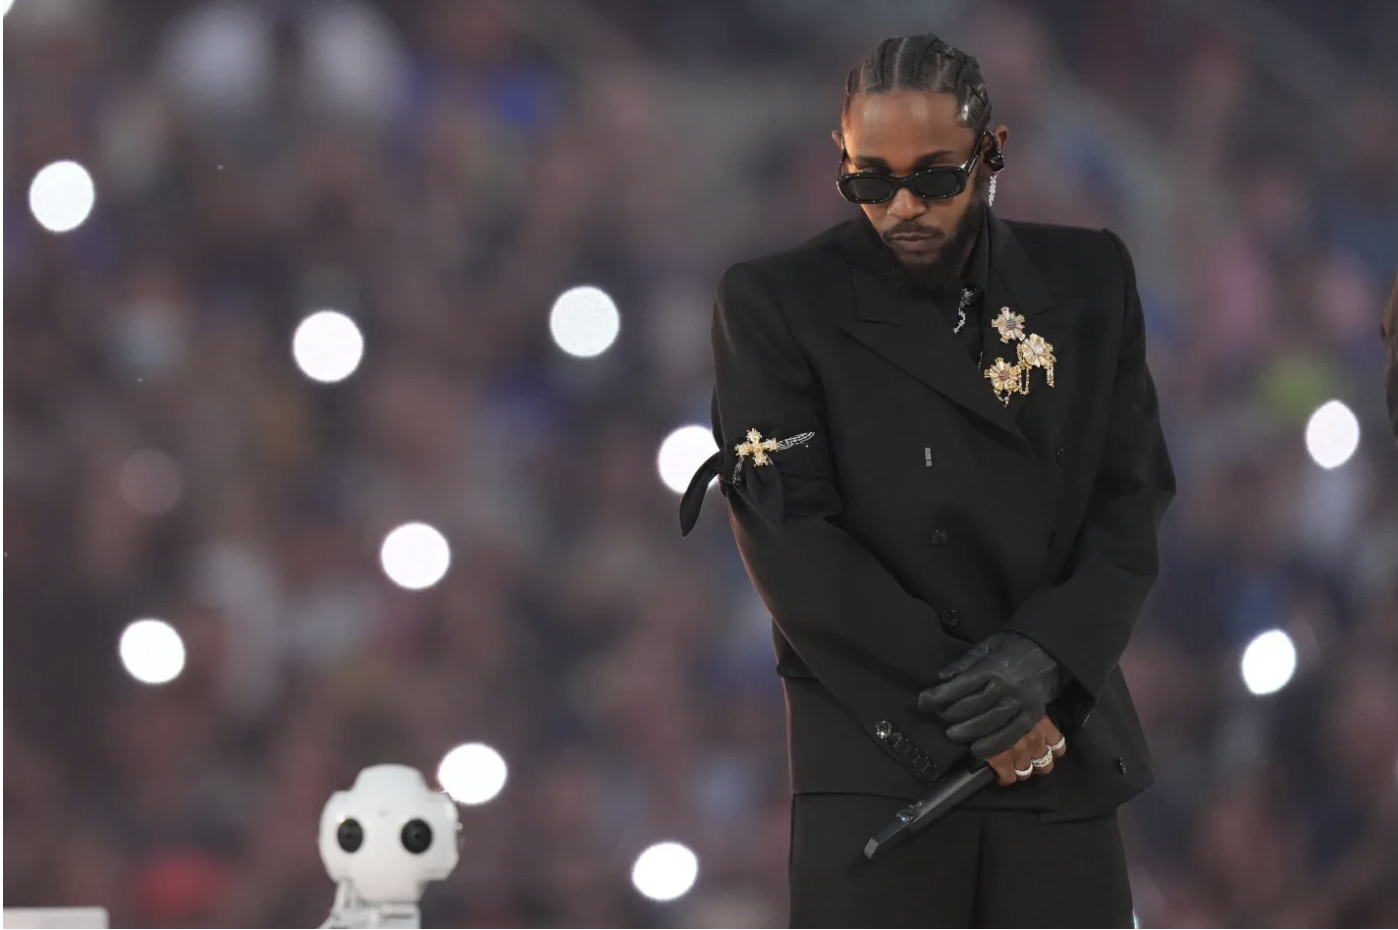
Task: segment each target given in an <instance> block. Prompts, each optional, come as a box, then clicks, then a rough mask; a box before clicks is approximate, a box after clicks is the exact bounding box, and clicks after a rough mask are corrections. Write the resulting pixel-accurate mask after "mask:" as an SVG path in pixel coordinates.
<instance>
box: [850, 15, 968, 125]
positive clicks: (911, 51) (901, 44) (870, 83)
mask: <svg viewBox="0 0 1398 930" xmlns="http://www.w3.org/2000/svg"><path fill="white" fill-rule="evenodd" d="M892 90H932V91H937V92H939V93H949V94H953V95H955V97H956V104H957V109H958V111H959V114H960V118H961V122H962V124H963V125H966V126H970V127H972V128H973V129H980V128H984V127H985V125H986V124H987V123H989V121H990V95H989V94H988V93H987V92H986V89H985V80H984V79H983V78H982V77H981V68H980V64H979V63H978V62H977V61H976V59H975V58H974V57H972V56H971V55H967V54H966V53H965V52H963V51H961V49H959V48H955V47H953V46H950V45H948V44H947V43H946V42H943V41H942V40H941V39H940V38H938V37H937V36H935V35H933V34H931V33H925V34H923V35H916V36H900V37H898V38H895V39H884V40H883V41H882V42H880V43H879V47H878V48H877V49H875V50H874V54H872V55H870V56H869V57H868V58H866V59H864V63H863V64H861V65H860V66H859V67H858V68H855V69H854V70H852V71H850V73H849V78H848V79H847V80H846V81H845V103H844V106H843V107H842V109H841V114H842V115H843V114H845V113H848V112H849V105H850V100H851V99H852V98H853V97H854V95H855V94H882V93H887V92H888V91H892Z"/></svg>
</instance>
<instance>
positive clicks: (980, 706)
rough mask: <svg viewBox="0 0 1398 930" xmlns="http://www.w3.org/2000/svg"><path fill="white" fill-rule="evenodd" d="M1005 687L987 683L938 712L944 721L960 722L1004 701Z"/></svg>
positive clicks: (949, 722)
mask: <svg viewBox="0 0 1398 930" xmlns="http://www.w3.org/2000/svg"><path fill="white" fill-rule="evenodd" d="M1004 698H1005V689H1004V688H999V687H996V686H995V685H993V684H987V685H986V686H985V687H984V688H982V689H980V690H979V691H977V692H975V693H973V694H968V695H966V696H965V697H964V698H962V699H961V700H959V701H953V702H952V703H951V704H949V705H947V706H946V707H943V708H942V709H941V711H940V712H939V713H938V714H937V716H938V717H941V718H942V722H943V723H947V724H952V723H960V722H961V721H963V720H970V719H971V718H972V717H978V716H980V715H981V714H983V713H985V712H986V711H988V710H990V709H991V708H992V707H995V706H996V705H998V704H1001V703H1003V702H1004Z"/></svg>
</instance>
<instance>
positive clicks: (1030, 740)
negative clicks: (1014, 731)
mask: <svg viewBox="0 0 1398 930" xmlns="http://www.w3.org/2000/svg"><path fill="white" fill-rule="evenodd" d="M1019 744H1020V745H1021V746H1023V747H1024V750H1025V753H1026V754H1028V756H1029V760H1030V761H1029V764H1030V765H1031V766H1032V767H1033V769H1034V774H1035V775H1047V774H1048V773H1049V772H1052V771H1053V753H1052V752H1049V748H1048V743H1045V742H1044V737H1043V734H1042V733H1040V732H1039V728H1038V727H1037V726H1036V727H1035V728H1034V729H1032V730H1030V731H1029V732H1028V733H1026V734H1024V739H1022V740H1020V741H1019ZM1046 756H1047V757H1048V764H1047V765H1045V764H1044V762H1043V760H1044V757H1046ZM1035 760H1038V762H1039V764H1038V765H1034V762H1035ZM1023 769H1024V766H1022V765H1021V766H1020V770H1021V771H1023Z"/></svg>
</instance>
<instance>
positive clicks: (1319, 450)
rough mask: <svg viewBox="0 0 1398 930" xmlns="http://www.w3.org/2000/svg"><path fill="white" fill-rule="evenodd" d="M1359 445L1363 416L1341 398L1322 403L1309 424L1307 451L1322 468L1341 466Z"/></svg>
mask: <svg viewBox="0 0 1398 930" xmlns="http://www.w3.org/2000/svg"><path fill="white" fill-rule="evenodd" d="M1358 448H1359V418H1358V417H1356V416H1355V415H1354V411H1353V410H1350V409H1349V407H1347V406H1345V404H1344V403H1343V402H1341V401H1338V400H1332V401H1327V402H1326V403H1324V404H1321V405H1320V407H1319V408H1318V409H1317V410H1316V412H1315V413H1313V414H1311V418H1310V420H1309V421H1307V423H1306V451H1307V452H1309V453H1310V454H1311V458H1312V459H1314V460H1315V463H1316V464H1317V465H1319V466H1320V467H1321V468H1338V467H1339V466H1341V465H1343V464H1345V463H1346V462H1348V461H1349V460H1350V456H1352V455H1354V453H1355V451H1356V450H1357V449H1358Z"/></svg>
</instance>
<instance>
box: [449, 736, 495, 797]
mask: <svg viewBox="0 0 1398 930" xmlns="http://www.w3.org/2000/svg"><path fill="white" fill-rule="evenodd" d="M508 776H509V768H508V767H507V766H506V765H505V758H504V757H503V756H501V755H500V753H498V752H496V751H495V750H494V749H492V748H491V747H489V746H487V745H486V744H485V743H465V744H463V745H461V746H457V747H456V748H455V749H453V750H452V751H451V752H449V753H447V754H446V755H445V756H443V757H442V761H441V764H439V765H438V766H437V783H438V784H440V785H441V786H442V790H444V791H446V793H447V794H449V795H451V797H452V800H453V801H455V802H456V803H458V804H484V803H486V802H487V801H490V800H492V799H493V798H494V797H495V796H496V795H497V794H499V793H500V791H501V789H503V788H504V787H505V779H506V778H507V777H508Z"/></svg>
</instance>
